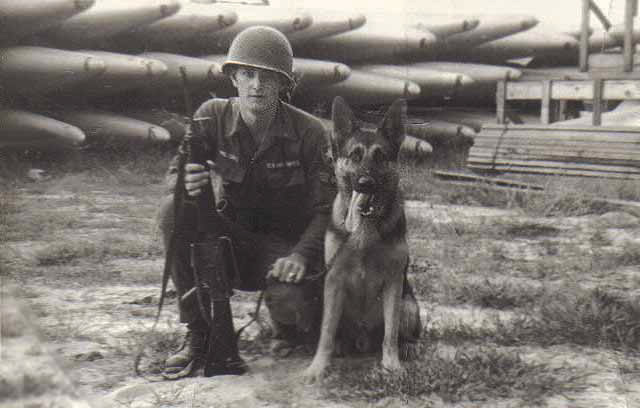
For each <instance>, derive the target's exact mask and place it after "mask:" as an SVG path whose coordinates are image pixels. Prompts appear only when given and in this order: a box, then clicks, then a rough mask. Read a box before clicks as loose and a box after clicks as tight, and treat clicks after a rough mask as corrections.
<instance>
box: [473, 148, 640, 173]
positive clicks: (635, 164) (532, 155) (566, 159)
mask: <svg viewBox="0 0 640 408" xmlns="http://www.w3.org/2000/svg"><path fill="white" fill-rule="evenodd" d="M469 156H473V157H476V158H479V157H484V158H487V159H491V158H496V159H502V160H542V161H554V162H562V163H579V164H598V165H600V164H602V165H618V166H624V167H630V168H637V169H639V171H640V161H638V160H630V159H624V158H617V159H614V158H604V157H585V156H578V155H572V154H571V153H565V152H559V153H557V154H552V153H549V152H534V151H526V152H523V151H515V150H493V149H474V150H473V151H470V152H469Z"/></svg>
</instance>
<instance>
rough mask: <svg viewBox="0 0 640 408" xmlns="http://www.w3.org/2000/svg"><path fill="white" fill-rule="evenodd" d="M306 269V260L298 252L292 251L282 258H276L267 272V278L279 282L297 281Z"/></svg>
mask: <svg viewBox="0 0 640 408" xmlns="http://www.w3.org/2000/svg"><path fill="white" fill-rule="evenodd" d="M306 271H307V260H306V259H305V257H303V256H302V255H300V254H296V253H293V254H291V255H289V256H285V257H284V258H278V259H277V260H276V262H275V263H274V264H273V267H272V268H271V270H270V271H269V273H267V278H274V279H276V280H279V281H280V282H289V283H298V282H300V281H301V280H302V278H303V277H304V275H305V273H306Z"/></svg>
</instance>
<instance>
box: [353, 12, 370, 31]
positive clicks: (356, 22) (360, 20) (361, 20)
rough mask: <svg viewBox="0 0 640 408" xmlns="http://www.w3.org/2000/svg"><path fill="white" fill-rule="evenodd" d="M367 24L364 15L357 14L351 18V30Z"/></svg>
mask: <svg viewBox="0 0 640 408" xmlns="http://www.w3.org/2000/svg"><path fill="white" fill-rule="evenodd" d="M366 22H367V17H366V16H365V15H364V14H357V15H355V16H353V17H351V18H349V28H351V29H352V30H355V29H356V28H359V27H362V26H363V25H364V24H365V23H366Z"/></svg>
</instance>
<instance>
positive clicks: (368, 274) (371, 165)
mask: <svg viewBox="0 0 640 408" xmlns="http://www.w3.org/2000/svg"><path fill="white" fill-rule="evenodd" d="M405 117H406V102H405V101H403V100H397V101H395V102H394V103H393V104H392V105H391V107H390V108H389V110H388V111H387V112H386V114H385V116H384V119H383V120H382V122H381V124H380V126H379V127H378V129H377V130H367V129H364V128H362V127H361V124H360V123H359V122H358V121H357V119H356V118H355V116H354V114H353V112H352V111H351V109H350V108H349V106H347V104H346V102H345V101H344V100H343V99H342V98H341V97H336V98H335V99H334V101H333V106H332V119H333V131H332V133H331V156H332V159H333V165H334V171H335V176H336V180H337V185H338V193H337V195H336V198H335V200H334V202H333V210H332V215H331V222H330V223H329V226H328V228H327V233H326V236H325V261H326V264H327V268H328V273H327V276H326V280H325V286H324V309H323V315H322V326H321V329H320V340H319V343H318V348H317V350H316V353H315V356H314V358H313V361H312V363H311V365H310V366H309V367H308V368H307V369H306V371H305V372H304V376H305V378H306V379H307V381H311V382H313V381H316V380H319V379H320V378H322V377H323V376H324V373H325V371H326V368H327V366H328V365H329V361H330V358H331V355H332V353H333V352H334V346H341V348H342V351H343V352H349V351H359V352H373V351H377V350H379V349H380V348H381V349H382V366H383V367H384V368H385V369H388V370H392V371H396V370H401V369H402V366H401V364H400V357H401V354H402V357H403V358H407V357H408V356H407V353H406V352H407V350H408V349H409V346H410V343H413V342H415V341H416V340H417V338H418V337H419V335H420V332H421V323H420V312H419V308H418V303H417V301H416V299H415V297H414V295H413V290H412V288H411V286H410V285H409V282H408V281H407V267H408V265H409V250H408V245H407V238H406V219H405V215H404V207H403V201H402V198H401V196H400V191H399V189H398V188H399V186H398V184H399V175H398V172H397V158H398V152H399V150H400V145H401V143H402V140H403V138H404V122H405Z"/></svg>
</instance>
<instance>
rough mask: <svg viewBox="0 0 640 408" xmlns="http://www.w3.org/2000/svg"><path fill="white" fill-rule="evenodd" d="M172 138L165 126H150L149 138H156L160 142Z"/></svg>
mask: <svg viewBox="0 0 640 408" xmlns="http://www.w3.org/2000/svg"><path fill="white" fill-rule="evenodd" d="M170 139H171V135H170V134H169V131H167V130H166V129H165V128H162V127H158V126H151V127H150V128H149V140H155V141H160V142H166V141H168V140H170Z"/></svg>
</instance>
